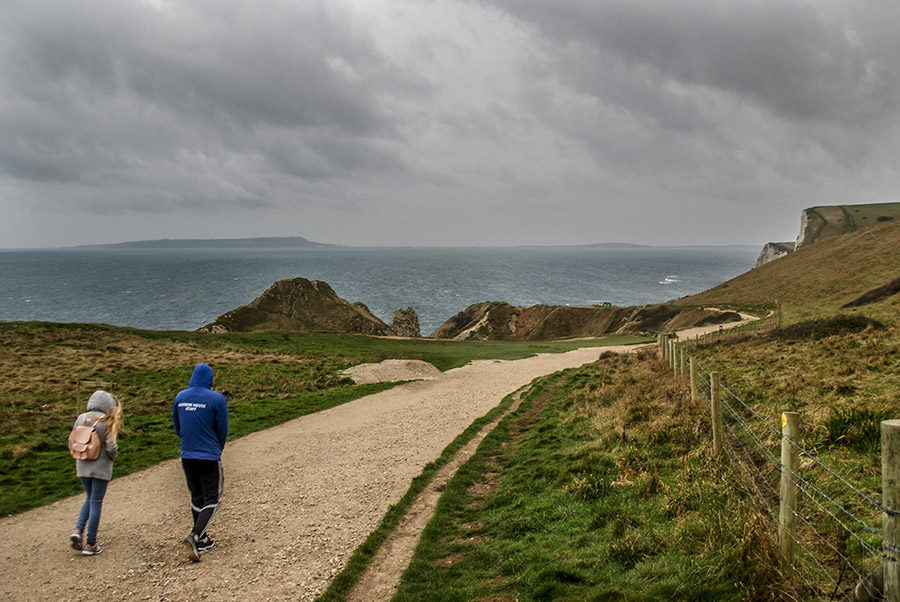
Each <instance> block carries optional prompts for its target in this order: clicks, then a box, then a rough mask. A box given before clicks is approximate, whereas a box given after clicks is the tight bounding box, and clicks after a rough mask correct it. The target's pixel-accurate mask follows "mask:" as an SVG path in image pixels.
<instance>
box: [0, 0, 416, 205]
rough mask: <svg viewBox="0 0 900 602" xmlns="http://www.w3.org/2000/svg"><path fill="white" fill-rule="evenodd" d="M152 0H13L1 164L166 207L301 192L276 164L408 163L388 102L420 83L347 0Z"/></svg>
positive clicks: (2, 55) (0, 31)
mask: <svg viewBox="0 0 900 602" xmlns="http://www.w3.org/2000/svg"><path fill="white" fill-rule="evenodd" d="M154 4H156V3H150V2H148V3H143V4H142V3H139V2H123V1H120V0H108V1H85V2H69V1H53V0H40V1H37V2H34V1H30V0H29V1H27V2H12V3H6V4H5V5H4V11H3V13H4V14H3V18H2V20H0V38H2V39H3V40H4V41H3V42H2V45H0V60H2V64H0V78H2V79H0V86H2V91H3V95H2V96H3V100H2V101H0V102H2V108H3V110H2V113H0V115H2V116H0V120H2V121H0V128H2V131H3V134H4V136H3V137H4V147H3V149H2V151H0V174H4V173H5V174H6V175H7V176H9V177H11V178H14V179H17V180H18V179H21V180H28V181H32V182H68V183H77V184H79V185H82V186H85V187H97V189H98V191H99V190H102V191H103V192H102V195H103V196H110V194H109V193H110V191H115V192H116V193H118V194H117V195H116V196H115V199H114V200H113V199H112V198H110V201H109V202H108V203H104V202H102V201H99V202H97V203H96V205H97V207H98V209H99V208H103V209H104V210H105V209H107V208H112V207H113V206H121V205H122V204H126V203H128V202H132V203H133V204H134V205H135V206H136V207H138V208H140V207H144V208H145V209H148V210H155V211H156V210H159V209H160V207H168V206H184V205H185V204H188V205H190V204H198V205H204V204H206V203H213V202H214V201H216V200H220V201H223V202H225V203H234V204H243V203H259V204H268V203H279V202H285V199H290V201H291V202H296V201H297V200H298V199H297V198H296V196H295V193H296V192H297V191H296V190H292V189H291V188H290V186H286V187H285V188H282V189H277V188H273V187H272V186H271V184H263V183H262V179H263V177H262V176H265V175H272V174H277V176H278V178H275V179H282V181H283V178H285V177H287V178H296V179H299V180H306V179H319V178H328V177H331V176H334V175H335V174H342V175H346V174H348V173H353V172H357V171H367V170H375V169H377V170H383V169H386V168H392V169H402V165H397V162H396V161H395V159H394V158H393V157H392V156H391V154H390V153H389V152H387V151H386V150H385V149H384V148H383V147H382V146H381V145H379V144H378V141H379V140H391V139H393V138H395V137H396V131H395V128H394V125H393V123H392V120H391V118H390V116H389V115H388V113H387V111H386V109H385V107H384V104H383V102H382V100H381V99H382V98H383V97H384V96H387V95H391V94H393V93H394V92H396V91H397V90H400V89H403V90H406V91H409V90H415V91H416V93H418V91H419V90H420V88H418V86H420V83H419V82H416V81H414V80H413V79H412V78H410V77H407V76H406V75H402V74H398V73H397V72H395V71H393V70H392V68H391V67H390V66H389V65H388V64H387V63H386V62H384V61H383V59H382V58H381V55H380V54H379V53H378V51H377V50H376V48H375V46H374V43H373V40H372V39H371V37H370V35H368V34H367V33H366V31H365V29H364V28H363V27H362V26H361V25H360V24H357V25H354V23H353V18H352V15H350V14H348V13H347V12H346V11H345V9H344V8H342V7H341V5H338V4H334V3H326V2H314V3H299V2H298V3H282V2H253V3H245V2H220V1H216V2H213V1H208V0H204V1H197V2H183V3H182V2H178V3H174V2H173V3H169V2H160V3H159V4H158V5H157V6H154ZM153 188H156V193H151V192H150V191H151V189H153ZM144 191H146V192H144ZM43 198H44V200H45V201H46V202H48V203H55V202H58V201H57V200H56V199H53V198H51V197H43Z"/></svg>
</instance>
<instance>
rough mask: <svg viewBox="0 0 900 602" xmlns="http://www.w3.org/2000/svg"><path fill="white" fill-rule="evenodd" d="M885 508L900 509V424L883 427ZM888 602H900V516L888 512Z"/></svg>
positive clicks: (893, 422) (884, 520)
mask: <svg viewBox="0 0 900 602" xmlns="http://www.w3.org/2000/svg"><path fill="white" fill-rule="evenodd" d="M881 505H882V506H884V507H885V508H886V509H887V510H890V511H895V510H897V509H898V508H900V420H884V421H882V423H881ZM881 520H882V537H883V538H884V544H883V545H884V550H883V553H884V563H883V565H882V569H883V571H884V600H885V602H900V516H896V515H895V514H894V513H893V512H884V514H883V517H882V519H881Z"/></svg>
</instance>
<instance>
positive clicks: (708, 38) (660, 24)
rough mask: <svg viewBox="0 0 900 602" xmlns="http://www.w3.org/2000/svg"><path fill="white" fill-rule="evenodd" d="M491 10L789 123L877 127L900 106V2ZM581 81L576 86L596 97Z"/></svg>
mask: <svg viewBox="0 0 900 602" xmlns="http://www.w3.org/2000/svg"><path fill="white" fill-rule="evenodd" d="M488 3H489V4H493V5H496V6H498V7H501V8H503V9H504V10H506V11H509V12H510V13H513V14H515V15H517V16H519V17H520V18H522V19H523V20H526V21H527V22H529V23H531V24H532V25H533V26H534V27H536V28H538V29H539V30H541V31H542V32H543V33H545V34H546V35H547V36H549V37H550V38H552V39H554V40H556V42H557V43H558V44H559V45H561V46H566V45H569V44H584V45H587V46H589V47H592V48H594V49H596V50H597V53H598V57H599V58H600V59H601V60H604V61H607V62H610V61H611V62H613V63H615V62H617V61H620V62H621V65H622V67H623V69H625V70H629V71H630V70H634V69H638V70H639V71H640V70H643V75H644V76H645V77H647V78H657V79H659V80H673V81H676V82H680V83H682V84H685V85H697V86H706V87H710V88H713V89H716V90H720V91H724V92H730V93H733V94H735V95H736V96H738V97H740V98H742V99H747V100H749V101H750V102H755V103H759V104H760V105H762V106H765V107H767V108H768V109H769V110H771V111H772V112H773V113H775V114H777V115H782V116H785V117H787V118H790V119H801V120H806V119H810V120H816V119H820V120H826V121H836V122H842V123H853V124H857V123H859V121H860V120H863V121H865V122H879V121H881V120H883V119H885V118H886V117H888V115H889V114H890V113H891V112H893V111H894V110H896V108H897V102H898V92H900V77H898V72H897V70H896V66H895V62H894V61H893V59H892V57H895V56H897V55H898V53H900V37H898V36H897V35H896V25H897V24H898V22H900V5H896V4H894V3H885V2H874V1H868V2H867V1H861V2H808V3H807V2H799V1H795V0H793V1H784V0H761V1H754V2H748V1H737V2H735V1H722V0H717V1H713V2H709V1H708V0H684V1H679V2H670V1H667V0H666V1H662V0H651V1H641V2H634V1H630V0H604V1H602V2H594V1H592V0H561V1H559V2H553V3H547V2H543V1H541V0H489V2H488ZM609 68H614V67H610V66H607V69H609ZM601 69H602V66H601ZM577 75H578V77H575V78H573V81H577V82H582V85H585V86H587V87H588V88H587V89H588V90H591V91H594V92H596V91H597V90H596V88H593V87H591V83H592V80H591V79H590V78H587V79H584V78H583V77H581V76H582V75H583V73H578V74H577ZM593 83H594V84H597V83H598V82H596V81H594V82H593Z"/></svg>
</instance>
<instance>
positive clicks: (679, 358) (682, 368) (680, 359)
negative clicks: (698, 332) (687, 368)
mask: <svg viewBox="0 0 900 602" xmlns="http://www.w3.org/2000/svg"><path fill="white" fill-rule="evenodd" d="M679 351H680V352H681V353H680V354H679V356H678V361H679V362H681V366H680V367H679V368H678V376H680V377H681V378H684V377H685V374H684V347H682V348H681V349H680V350H679Z"/></svg>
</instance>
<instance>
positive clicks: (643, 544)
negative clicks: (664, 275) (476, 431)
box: [394, 356, 790, 601]
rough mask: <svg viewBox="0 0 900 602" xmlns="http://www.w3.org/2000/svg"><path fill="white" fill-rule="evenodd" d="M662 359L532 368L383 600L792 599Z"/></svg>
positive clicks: (698, 416) (697, 412)
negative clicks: (531, 381)
mask: <svg viewBox="0 0 900 602" xmlns="http://www.w3.org/2000/svg"><path fill="white" fill-rule="evenodd" d="M666 373H667V370H665V369H664V368H660V365H659V363H658V362H657V361H656V360H654V359H649V358H642V357H629V356H612V357H607V358H604V359H603V360H601V361H600V362H598V363H597V364H595V365H592V366H589V367H584V368H582V369H579V370H577V371H574V372H572V373H571V375H570V376H569V377H568V378H567V379H566V380H565V382H564V383H563V384H562V386H560V387H558V388H555V389H554V388H552V386H551V383H552V382H553V381H552V380H546V379H545V380H544V381H542V383H543V384H542V385H541V386H539V387H535V388H534V390H533V391H532V393H531V394H530V395H529V396H528V398H527V399H526V400H525V401H524V402H523V404H522V406H520V408H519V410H517V412H516V413H514V414H512V415H510V416H508V417H506V418H505V419H504V420H503V421H502V422H501V424H500V426H498V427H497V428H496V429H495V430H494V431H493V433H492V434H491V435H490V436H488V437H487V438H486V439H485V441H484V442H483V443H482V445H481V446H480V448H479V450H478V452H477V453H476V456H475V457H474V458H473V459H472V460H471V461H470V462H469V463H468V464H467V465H466V466H464V467H463V468H462V469H461V470H460V471H459V472H458V473H457V475H456V476H455V477H454V479H453V480H452V481H451V483H450V484H449V486H448V488H447V491H446V492H445V494H444V496H443V497H442V498H441V500H440V502H439V505H438V511H437V513H436V515H435V517H434V519H433V520H432V521H431V523H429V525H428V527H427V528H426V529H425V531H424V532H423V536H422V541H421V542H420V545H419V547H418V549H417V551H416V556H415V558H414V560H413V562H412V563H411V565H410V567H409V568H408V570H407V572H406V573H405V574H404V576H403V581H402V584H401V587H400V590H399V591H398V593H397V596H396V597H395V598H394V599H395V600H400V601H411V600H437V599H440V600H446V601H452V600H494V601H503V600H510V601H512V600H641V601H647V600H768V599H790V598H789V597H784V596H785V595H786V592H783V591H780V590H779V587H780V586H779V583H780V581H781V579H780V575H779V573H778V571H777V570H776V568H775V567H776V566H777V562H776V560H775V559H776V554H777V552H775V551H774V550H773V548H772V545H771V542H770V540H769V538H768V536H767V534H766V533H765V530H764V529H763V528H762V527H761V526H760V525H759V520H758V518H757V516H756V513H755V512H754V510H753V508H752V507H751V506H750V505H749V504H748V503H747V502H746V501H745V498H744V497H743V496H742V495H741V494H740V493H739V492H740V490H739V488H738V486H737V485H736V483H735V480H734V475H733V474H732V473H731V472H730V471H728V470H727V469H723V468H722V467H721V466H720V465H719V464H716V463H713V462H711V461H709V460H708V459H707V457H708V456H707V454H706V450H705V444H704V440H705V438H701V435H702V432H701V431H702V430H703V425H705V424H706V422H707V421H706V420H704V415H703V410H702V408H697V407H692V406H691V404H690V403H689V395H687V394H686V392H685V391H684V387H683V386H679V385H676V384H675V383H673V381H672V379H670V378H668V376H667V374H666Z"/></svg>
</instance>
